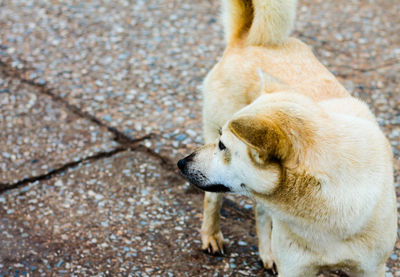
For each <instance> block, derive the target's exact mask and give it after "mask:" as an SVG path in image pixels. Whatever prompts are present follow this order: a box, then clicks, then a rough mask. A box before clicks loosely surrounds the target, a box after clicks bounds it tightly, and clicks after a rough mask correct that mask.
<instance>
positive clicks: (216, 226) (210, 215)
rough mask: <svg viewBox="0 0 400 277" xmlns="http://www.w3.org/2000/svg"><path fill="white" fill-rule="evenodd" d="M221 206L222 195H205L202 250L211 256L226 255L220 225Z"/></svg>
mask: <svg viewBox="0 0 400 277" xmlns="http://www.w3.org/2000/svg"><path fill="white" fill-rule="evenodd" d="M221 205H222V193H213V192H206V193H205V195H204V213H203V224H202V226H201V241H202V247H201V248H202V249H203V250H204V251H207V252H208V253H210V254H217V255H223V254H224V237H223V236H222V233H221V228H220V223H219V219H220V215H219V212H220V210H221Z"/></svg>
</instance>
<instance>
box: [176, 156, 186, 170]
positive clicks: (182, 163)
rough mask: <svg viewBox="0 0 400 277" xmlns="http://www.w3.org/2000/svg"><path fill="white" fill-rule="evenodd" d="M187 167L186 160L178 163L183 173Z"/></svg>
mask: <svg viewBox="0 0 400 277" xmlns="http://www.w3.org/2000/svg"><path fill="white" fill-rule="evenodd" d="M185 166H186V162H185V159H181V160H179V162H178V167H179V169H180V170H181V171H183V170H184V169H185Z"/></svg>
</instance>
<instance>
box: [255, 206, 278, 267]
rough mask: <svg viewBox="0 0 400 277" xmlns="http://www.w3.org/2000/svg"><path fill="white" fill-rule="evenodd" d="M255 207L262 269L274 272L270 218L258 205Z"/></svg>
mask: <svg viewBox="0 0 400 277" xmlns="http://www.w3.org/2000/svg"><path fill="white" fill-rule="evenodd" d="M255 205H256V208H255V216H256V228H257V236H258V252H259V253H260V258H261V261H262V263H263V265H264V267H265V268H266V269H271V270H274V259H273V257H272V251H271V232H272V218H271V217H270V215H269V214H268V212H267V211H266V210H265V209H264V208H263V207H262V206H261V205H260V204H255Z"/></svg>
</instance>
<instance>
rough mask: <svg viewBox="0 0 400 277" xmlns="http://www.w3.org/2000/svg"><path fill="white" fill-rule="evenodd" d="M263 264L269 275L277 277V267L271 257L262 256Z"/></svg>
mask: <svg viewBox="0 0 400 277" xmlns="http://www.w3.org/2000/svg"><path fill="white" fill-rule="evenodd" d="M260 259H261V263H262V265H263V267H264V268H265V269H266V270H267V272H268V273H269V274H272V275H277V274H278V272H277V270H276V265H275V262H274V259H273V258H272V256H271V255H262V257H261V255H260Z"/></svg>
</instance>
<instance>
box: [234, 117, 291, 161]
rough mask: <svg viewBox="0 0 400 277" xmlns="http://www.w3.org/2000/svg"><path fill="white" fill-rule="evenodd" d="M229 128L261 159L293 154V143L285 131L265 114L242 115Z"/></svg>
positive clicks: (283, 157) (285, 156)
mask: <svg viewBox="0 0 400 277" xmlns="http://www.w3.org/2000/svg"><path fill="white" fill-rule="evenodd" d="M229 129H230V130H231V132H232V133H233V134H234V135H235V136H237V137H238V138H239V139H240V140H242V141H243V142H244V143H246V144H247V145H248V146H249V147H250V148H251V149H252V150H256V151H257V153H258V155H259V159H260V160H261V161H262V160H263V161H264V162H265V161H266V160H268V159H275V160H280V161H282V160H285V159H287V158H289V156H290V154H291V148H292V144H291V141H290V139H289V137H288V136H287V135H286V134H285V133H284V131H283V130H282V129H281V128H280V127H279V126H278V125H277V124H276V123H274V122H273V121H272V120H271V119H270V118H267V117H265V116H252V115H249V116H241V117H239V118H237V119H234V120H233V121H231V122H230V123H229Z"/></svg>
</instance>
